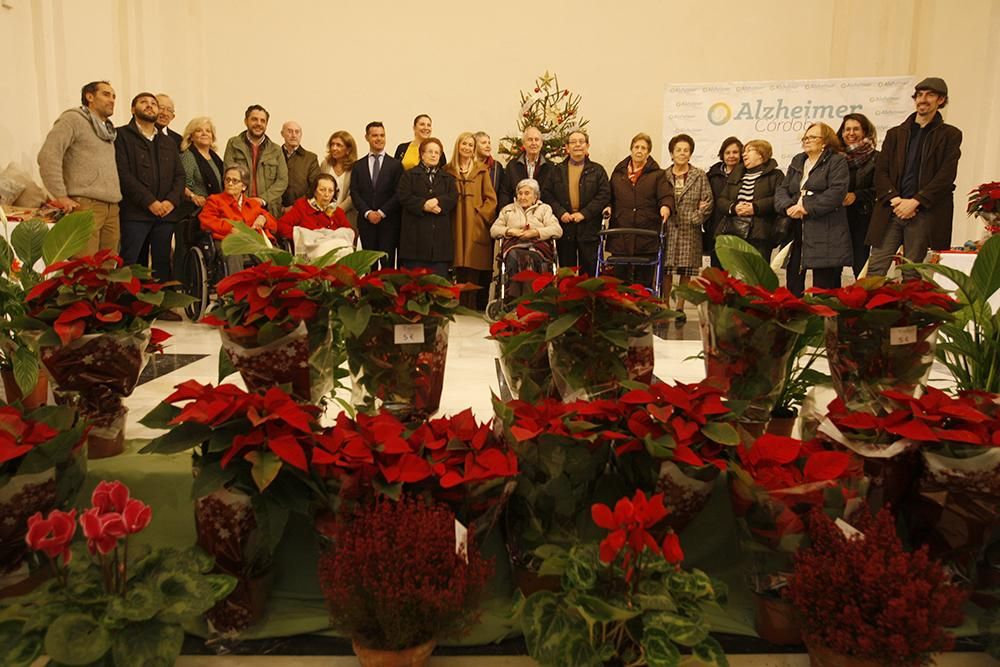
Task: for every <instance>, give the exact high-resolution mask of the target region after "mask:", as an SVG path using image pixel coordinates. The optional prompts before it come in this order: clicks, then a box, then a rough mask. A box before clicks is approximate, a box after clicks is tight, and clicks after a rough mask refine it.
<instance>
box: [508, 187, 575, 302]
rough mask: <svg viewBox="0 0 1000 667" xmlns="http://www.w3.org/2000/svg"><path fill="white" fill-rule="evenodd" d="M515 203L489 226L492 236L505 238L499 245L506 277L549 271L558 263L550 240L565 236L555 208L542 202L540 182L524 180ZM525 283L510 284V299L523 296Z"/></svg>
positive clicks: (511, 282) (513, 282)
mask: <svg viewBox="0 0 1000 667" xmlns="http://www.w3.org/2000/svg"><path fill="white" fill-rule="evenodd" d="M516 193H517V196H516V198H515V200H514V202H513V203H510V204H507V205H506V206H504V207H503V209H502V210H501V211H500V215H499V216H498V217H497V219H496V222H494V223H493V225H492V226H491V227H490V236H492V237H493V238H495V239H503V241H502V243H501V245H500V256H501V258H502V260H501V261H503V263H504V265H505V268H506V272H507V275H508V276H509V277H512V276H514V275H516V274H517V273H520V272H521V271H537V272H543V271H548V270H549V268H550V267H551V266H552V263H553V262H554V261H555V254H554V250H553V247H552V244H551V243H549V241H550V240H551V239H557V238H559V237H561V236H562V226H561V225H560V224H559V220H558V219H557V218H556V216H555V215H554V214H553V213H552V207H551V206H549V205H548V204H545V203H542V202H541V201H539V199H538V198H539V196H540V188H539V186H538V181H536V180H535V179H533V178H525V179H524V180H522V181H520V182H519V183H518V184H517V189H516ZM523 286H524V284H523V283H518V282H515V281H510V282H509V284H508V288H507V297H516V296H520V295H521V293H522V291H523V289H522V288H523Z"/></svg>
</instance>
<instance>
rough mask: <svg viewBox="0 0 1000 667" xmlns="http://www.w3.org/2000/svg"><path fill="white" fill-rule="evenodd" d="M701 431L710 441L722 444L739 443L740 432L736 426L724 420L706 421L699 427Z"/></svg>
mask: <svg viewBox="0 0 1000 667" xmlns="http://www.w3.org/2000/svg"><path fill="white" fill-rule="evenodd" d="M701 432H702V434H703V435H704V436H705V437H706V438H708V439H709V440H711V441H712V442H718V443H721V444H723V445H738V444H740V434H739V432H737V430H736V427H735V426H733V425H732V424H729V423H726V422H708V423H707V424H705V425H704V426H702V427H701Z"/></svg>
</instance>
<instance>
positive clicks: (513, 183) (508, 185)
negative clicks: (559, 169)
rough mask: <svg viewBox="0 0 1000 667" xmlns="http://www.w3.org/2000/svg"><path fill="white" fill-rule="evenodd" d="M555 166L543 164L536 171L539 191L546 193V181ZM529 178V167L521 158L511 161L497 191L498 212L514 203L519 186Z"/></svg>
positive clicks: (548, 163) (547, 163)
mask: <svg viewBox="0 0 1000 667" xmlns="http://www.w3.org/2000/svg"><path fill="white" fill-rule="evenodd" d="M553 166H554V165H553V164H552V163H551V162H548V161H546V162H542V164H541V166H540V167H538V169H537V170H536V171H535V180H536V181H538V189H539V190H541V191H542V192H544V191H545V180H546V178H547V177H548V174H549V172H550V171H551V170H552V167H553ZM527 177H528V166H527V165H526V164H524V161H523V160H521V158H518V159H516V160H511V161H510V162H508V163H507V167H506V168H505V169H504V173H503V179H502V180H501V181H500V189H499V190H497V210H498V211H501V210H503V207H504V206H506V205H507V204H513V203H514V195H516V194H517V184H518V183H520V182H521V181H523V180H524V179H526V178H527ZM545 203H546V204H551V202H548V201H547V202H545Z"/></svg>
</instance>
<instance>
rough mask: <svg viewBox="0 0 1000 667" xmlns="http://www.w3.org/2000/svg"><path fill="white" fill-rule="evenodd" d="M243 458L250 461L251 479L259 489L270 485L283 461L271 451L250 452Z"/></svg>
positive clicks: (279, 470)
mask: <svg viewBox="0 0 1000 667" xmlns="http://www.w3.org/2000/svg"><path fill="white" fill-rule="evenodd" d="M245 458H246V460H247V461H249V462H250V465H251V468H250V474H251V475H252V476H253V481H254V483H255V484H256V485H257V488H258V489H260V490H261V491H263V490H264V489H266V488H267V487H269V486H270V485H271V482H273V481H274V478H275V477H277V476H278V473H280V472H281V467H282V465H283V464H284V461H282V460H281V459H280V458H279V457H278V455H277V454H275V453H274V452H271V451H258V452H250V453H249V454H247V455H246V457H245Z"/></svg>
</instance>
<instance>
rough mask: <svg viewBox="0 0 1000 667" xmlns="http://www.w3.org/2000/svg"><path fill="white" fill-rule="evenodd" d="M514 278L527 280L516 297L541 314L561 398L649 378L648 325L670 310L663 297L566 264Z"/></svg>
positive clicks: (594, 394)
mask: <svg viewBox="0 0 1000 667" xmlns="http://www.w3.org/2000/svg"><path fill="white" fill-rule="evenodd" d="M518 278H519V279H520V280H530V281H531V292H530V293H529V294H526V295H525V296H523V297H521V300H522V301H521V302H522V303H524V304H525V306H526V307H527V308H528V309H529V310H531V311H535V312H541V313H544V314H545V315H547V322H546V323H545V341H546V342H547V343H548V356H549V367H550V368H551V371H552V379H553V382H554V383H555V386H556V389H557V390H558V391H559V394H560V395H561V396H562V398H563V400H564V401H573V400H577V399H585V398H598V397H604V396H607V395H613V394H617V393H620V391H621V383H622V382H624V381H626V380H636V381H639V382H643V383H649V382H652V379H653V331H652V328H653V325H654V324H656V323H658V322H664V321H666V320H668V319H670V318H672V317H674V316H675V315H676V313H675V312H674V311H672V310H670V308H669V306H668V305H667V303H666V301H665V300H663V299H659V298H657V297H655V296H653V294H652V293H651V292H650V291H649V290H647V289H646V288H644V287H642V286H641V285H628V284H626V283H624V282H623V281H621V280H620V279H618V278H614V277H612V276H597V277H593V278H591V277H589V276H580V275H577V274H576V272H575V271H574V270H573V269H569V268H566V269H560V270H559V272H558V274H556V275H552V274H544V275H542V274H534V273H531V272H523V273H521V274H518ZM526 317H531V316H530V315H526ZM501 321H502V320H501ZM539 324H540V323H539ZM533 340H536V339H534V338H533Z"/></svg>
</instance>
